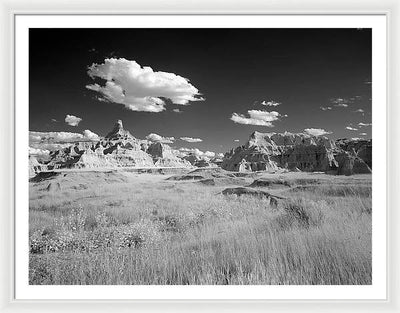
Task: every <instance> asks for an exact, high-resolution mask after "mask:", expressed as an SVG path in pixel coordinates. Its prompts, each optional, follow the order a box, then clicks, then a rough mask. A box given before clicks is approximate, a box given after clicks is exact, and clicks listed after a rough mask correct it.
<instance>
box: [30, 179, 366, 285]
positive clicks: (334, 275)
mask: <svg viewBox="0 0 400 313" xmlns="http://www.w3.org/2000/svg"><path fill="white" fill-rule="evenodd" d="M289 174H290V173H289ZM289 174H286V175H288V176H287V177H286V178H287V179H288V181H290V180H291V179H292V180H293V179H294V177H292V176H291V175H289ZM293 175H295V174H293ZM296 175H302V176H301V177H308V176H310V175H311V174H301V173H299V174H296ZM307 175H308V176H307ZM312 177H313V179H314V182H313V183H312V184H308V183H307V181H305V182H302V181H301V180H297V181H298V184H297V185H296V186H294V187H290V188H289V187H286V186H282V188H280V187H278V188H276V189H273V190H269V189H268V188H263V190H266V191H268V190H269V191H270V192H271V193H273V194H274V193H275V194H279V195H280V196H282V197H285V198H286V199H285V200H281V201H280V202H279V203H278V206H277V207H273V206H270V203H269V201H268V200H267V199H262V198H261V199H260V198H254V197H249V196H242V197H237V196H234V195H231V196H224V195H221V194H220V192H221V190H223V189H224V188H225V187H232V185H230V186H223V185H218V184H217V185H216V186H207V185H202V184H200V183H198V182H193V181H190V182H187V181H186V182H176V181H168V180H166V176H163V175H151V174H141V175H139V174H133V173H124V172H114V173H79V174H78V173H71V174H68V175H66V176H63V175H60V176H58V177H56V178H52V179H48V180H45V181H42V182H36V183H30V209H29V225H30V231H29V234H30V239H29V243H30V247H29V249H30V265H29V282H30V284H57V285H65V284H73V285H76V284H79V285H80V284H90V285H92V284H93V285H99V284H100V285H101V284H112V285H117V284H141V285H148V284H179V285H181V284H204V285H214V284H300V285H303V284H356V285H359V284H371V280H372V272H371V271H372V269H371V263H372V256H371V231H372V230H371V211H372V207H371V206H372V204H371V176H370V175H360V176H359V177H353V178H349V177H334V176H330V177H328V176H327V175H320V176H318V175H313V176H312ZM296 178H297V176H296ZM315 179H317V180H316V181H315ZM252 181H253V179H251V178H246V179H245V180H243V179H242V180H241V181H240V182H239V181H238V184H242V185H244V184H248V183H251V182H252ZM293 181H294V180H293ZM54 182H58V183H59V184H60V188H61V190H56V191H52V190H50V191H48V190H47V189H46V187H47V186H48V185H49V183H52V184H54ZM291 185H293V184H291Z"/></svg>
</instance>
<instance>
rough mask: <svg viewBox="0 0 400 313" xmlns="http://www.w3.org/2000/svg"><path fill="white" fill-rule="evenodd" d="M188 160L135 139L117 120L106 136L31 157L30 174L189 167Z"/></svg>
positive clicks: (157, 144) (158, 146) (164, 145)
mask: <svg viewBox="0 0 400 313" xmlns="http://www.w3.org/2000/svg"><path fill="white" fill-rule="evenodd" d="M190 166H191V164H190V163H189V162H188V161H186V160H183V159H181V158H179V157H177V156H175V155H174V154H173V152H172V149H171V147H169V146H168V145H166V144H161V143H148V142H144V141H143V140H139V139H136V138H135V137H133V136H132V135H131V134H130V133H129V131H127V130H125V129H124V128H123V124H122V121H121V120H118V121H117V122H116V123H115V125H114V127H113V129H112V130H111V132H109V133H108V134H107V136H106V137H104V138H102V139H99V140H97V141H84V142H74V143H71V145H70V146H68V147H66V148H63V149H60V150H56V151H54V152H52V153H51V154H50V160H49V161H48V162H46V164H41V163H39V162H38V160H37V159H36V158H34V157H30V162H29V170H30V175H34V174H35V173H38V172H40V171H46V170H53V169H61V168H76V169H80V168H118V167H140V168H142V167H144V168H147V167H190Z"/></svg>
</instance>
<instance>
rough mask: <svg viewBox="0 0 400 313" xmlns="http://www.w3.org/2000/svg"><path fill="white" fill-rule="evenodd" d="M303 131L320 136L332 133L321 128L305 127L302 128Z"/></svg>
mask: <svg viewBox="0 0 400 313" xmlns="http://www.w3.org/2000/svg"><path fill="white" fill-rule="evenodd" d="M304 132H305V133H306V134H309V135H311V136H322V135H329V134H332V132H329V131H326V130H325V129H322V128H306V129H304Z"/></svg>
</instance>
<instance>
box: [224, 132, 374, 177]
mask: <svg viewBox="0 0 400 313" xmlns="http://www.w3.org/2000/svg"><path fill="white" fill-rule="evenodd" d="M371 151H372V142H370V141H367V140H365V141H364V142H358V143H355V142H353V141H343V140H342V141H338V142H335V141H333V140H331V139H328V138H327V137H324V136H318V137H316V136H312V135H308V134H304V133H298V134H293V133H288V132H285V133H259V132H254V133H253V134H251V136H250V138H249V141H248V142H247V143H246V144H244V145H242V146H239V147H237V148H235V149H232V150H231V151H229V152H227V153H226V154H225V157H224V160H223V162H222V165H221V167H222V168H223V169H226V170H229V171H238V172H246V171H270V172H273V171H277V170H281V169H287V170H295V171H307V172H326V173H331V174H339V175H341V174H343V175H352V174H358V173H371V166H372V159H371Z"/></svg>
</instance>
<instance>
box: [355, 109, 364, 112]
mask: <svg viewBox="0 0 400 313" xmlns="http://www.w3.org/2000/svg"><path fill="white" fill-rule="evenodd" d="M354 112H356V113H364V110H363V109H357V110H355V111H354Z"/></svg>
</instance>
